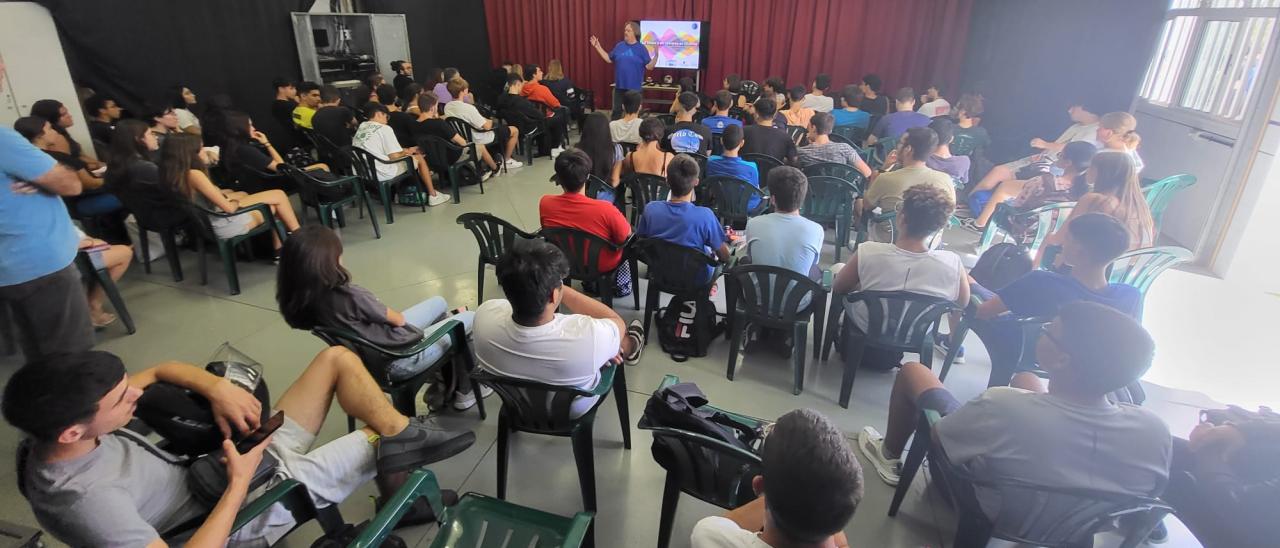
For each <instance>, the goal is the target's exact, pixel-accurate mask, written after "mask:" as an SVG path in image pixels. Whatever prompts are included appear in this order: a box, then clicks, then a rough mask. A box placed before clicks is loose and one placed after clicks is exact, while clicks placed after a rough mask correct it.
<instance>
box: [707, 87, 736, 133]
mask: <svg viewBox="0 0 1280 548" xmlns="http://www.w3.org/2000/svg"><path fill="white" fill-rule="evenodd" d="M732 107H733V95H732V94H730V93H729V92H728V91H725V90H723V89H722V90H720V91H717V92H716V100H715V103H714V104H713V105H711V116H707V117H706V118H703V119H702V125H704V126H707V127H708V128H711V133H712V134H715V135H719V134H721V133H723V132H724V128H725V127H728V126H741V125H742V120H739V119H737V118H734V117H732V116H729V109H730V108H732Z"/></svg>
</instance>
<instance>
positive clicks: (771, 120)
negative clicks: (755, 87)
mask: <svg viewBox="0 0 1280 548" xmlns="http://www.w3.org/2000/svg"><path fill="white" fill-rule="evenodd" d="M752 106H753V107H754V108H752V110H753V111H755V117H756V123H754V124H751V125H749V126H746V127H743V128H742V138H743V140H744V141H746V144H744V145H742V153H743V154H764V155H767V156H771V157H773V158H776V159H778V160H782V161H783V162H786V163H794V162H795V159H796V142H795V141H792V140H791V135H790V134H788V133H787V128H786V124H785V123H783V124H782V125H779V124H778V123H777V121H776V120H775V118H776V116H775V114H776V113H777V111H776V109H777V104H776V103H774V101H773V99H770V98H768V97H761V98H759V99H756V102H755V103H754V104H753V105H752Z"/></svg>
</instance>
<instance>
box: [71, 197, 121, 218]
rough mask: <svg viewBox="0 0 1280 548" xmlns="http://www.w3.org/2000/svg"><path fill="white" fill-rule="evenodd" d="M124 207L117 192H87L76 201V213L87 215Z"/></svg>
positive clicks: (100, 213)
mask: <svg viewBox="0 0 1280 548" xmlns="http://www.w3.org/2000/svg"><path fill="white" fill-rule="evenodd" d="M122 207H124V205H123V204H121V203H120V199H119V198H116V195H115V194H107V193H105V192H102V193H97V194H86V195H84V196H82V197H81V198H80V199H79V200H77V201H76V213H78V214H80V215H84V216H86V217H92V216H95V215H105V214H107V213H111V212H113V211H119V210H120V208H122Z"/></svg>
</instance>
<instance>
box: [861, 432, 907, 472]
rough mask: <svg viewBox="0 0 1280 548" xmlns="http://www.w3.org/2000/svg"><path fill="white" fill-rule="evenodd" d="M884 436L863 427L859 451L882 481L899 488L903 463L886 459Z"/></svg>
mask: <svg viewBox="0 0 1280 548" xmlns="http://www.w3.org/2000/svg"><path fill="white" fill-rule="evenodd" d="M883 449H884V436H881V435H880V432H878V431H877V430H876V429H875V428H873V427H870V426H863V427H862V431H861V432H858V451H860V452H861V453H862V456H863V457H865V458H866V459H867V460H869V461H871V465H872V466H874V467H876V472H877V473H879V474H880V479H882V480H884V482H885V483H887V484H889V485H891V486H894V487H897V486H898V475H899V471H900V470H902V463H901V461H899V459H886V458H885V457H884V452H883Z"/></svg>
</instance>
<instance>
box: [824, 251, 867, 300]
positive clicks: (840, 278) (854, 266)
mask: <svg viewBox="0 0 1280 548" xmlns="http://www.w3.org/2000/svg"><path fill="white" fill-rule="evenodd" d="M860 281H861V280H859V279H858V254H857V253H854V255H853V258H851V259H849V264H847V265H844V268H842V269H840V272H839V273H837V274H836V279H835V280H834V281H833V282H832V284H831V294H832V295H843V294H845V293H849V292H851V291H853V290H855V289H857V288H858V284H859V283H860Z"/></svg>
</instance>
